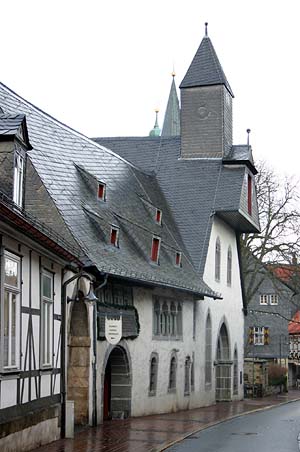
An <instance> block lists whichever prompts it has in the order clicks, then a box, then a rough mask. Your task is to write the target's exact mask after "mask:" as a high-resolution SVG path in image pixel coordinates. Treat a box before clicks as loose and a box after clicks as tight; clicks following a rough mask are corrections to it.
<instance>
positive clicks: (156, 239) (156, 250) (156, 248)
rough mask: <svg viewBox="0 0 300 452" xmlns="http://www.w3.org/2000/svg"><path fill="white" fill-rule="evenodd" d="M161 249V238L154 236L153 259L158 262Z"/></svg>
mask: <svg viewBox="0 0 300 452" xmlns="http://www.w3.org/2000/svg"><path fill="white" fill-rule="evenodd" d="M159 250H160V238H159V237H153V238H152V248H151V260H152V261H153V262H155V263H156V264H158V259H159Z"/></svg>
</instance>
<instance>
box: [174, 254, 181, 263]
mask: <svg viewBox="0 0 300 452" xmlns="http://www.w3.org/2000/svg"><path fill="white" fill-rule="evenodd" d="M175 266H176V267H181V252H180V251H176V253H175Z"/></svg>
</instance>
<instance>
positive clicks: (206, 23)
mask: <svg viewBox="0 0 300 452" xmlns="http://www.w3.org/2000/svg"><path fill="white" fill-rule="evenodd" d="M207 25H208V22H205V37H206V38H207V37H208V33H207Z"/></svg>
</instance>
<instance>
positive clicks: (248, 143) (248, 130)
mask: <svg viewBox="0 0 300 452" xmlns="http://www.w3.org/2000/svg"><path fill="white" fill-rule="evenodd" d="M246 132H247V134H248V135H247V146H249V145H250V132H251V129H247V130H246Z"/></svg>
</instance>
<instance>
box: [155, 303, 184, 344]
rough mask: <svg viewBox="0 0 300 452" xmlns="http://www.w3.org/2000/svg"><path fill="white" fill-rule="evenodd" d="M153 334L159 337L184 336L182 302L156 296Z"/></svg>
mask: <svg viewBox="0 0 300 452" xmlns="http://www.w3.org/2000/svg"><path fill="white" fill-rule="evenodd" d="M153 335H154V336H155V337H156V338H158V339H159V338H166V339H173V338H176V339H178V338H181V337H182V305H181V303H180V302H175V301H174V300H169V299H166V298H159V297H155V298H154V300H153Z"/></svg>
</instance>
